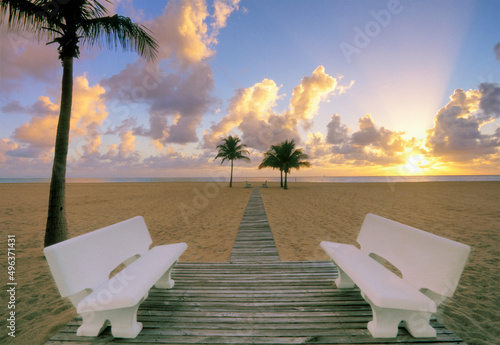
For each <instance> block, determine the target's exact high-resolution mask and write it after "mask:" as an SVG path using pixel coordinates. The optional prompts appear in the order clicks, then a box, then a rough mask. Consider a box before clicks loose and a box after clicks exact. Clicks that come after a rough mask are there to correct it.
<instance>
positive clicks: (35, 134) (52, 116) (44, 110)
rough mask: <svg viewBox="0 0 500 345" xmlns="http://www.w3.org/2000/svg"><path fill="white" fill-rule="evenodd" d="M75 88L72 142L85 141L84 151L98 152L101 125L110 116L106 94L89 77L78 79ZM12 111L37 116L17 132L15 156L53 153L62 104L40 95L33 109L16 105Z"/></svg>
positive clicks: (14, 136)
mask: <svg viewBox="0 0 500 345" xmlns="http://www.w3.org/2000/svg"><path fill="white" fill-rule="evenodd" d="M73 88H74V89H73V106H72V114H71V131H70V139H71V138H83V139H84V141H85V142H86V144H85V145H84V150H85V151H86V152H92V151H96V150H97V149H98V148H99V146H100V126H101V125H102V123H103V122H104V120H105V119H106V117H107V115H108V112H107V111H106V106H105V104H104V102H103V99H102V98H101V96H102V95H103V94H104V92H105V91H104V89H103V88H102V87H101V86H100V85H95V86H89V83H88V80H87V78H86V77H85V76H79V77H76V78H75V81H74V85H73ZM10 108H11V110H17V111H23V110H24V112H26V113H28V114H33V117H32V118H31V120H30V121H28V122H26V123H24V124H22V125H21V126H19V127H18V128H16V129H15V130H14V133H13V135H12V138H13V139H14V140H15V141H16V142H17V143H19V144H20V145H19V146H18V147H17V148H16V149H15V150H14V151H12V152H11V154H12V155H17V156H23V157H32V158H33V157H37V156H39V155H40V154H42V153H44V154H45V155H46V154H47V152H48V151H51V150H52V148H53V147H54V144H55V137H56V130H57V122H58V118H59V104H58V103H57V104H56V103H53V102H52V101H51V100H50V98H49V97H47V96H40V97H39V100H38V101H37V102H35V103H34V104H33V105H32V106H30V107H21V106H20V105H19V104H16V103H13V104H11V105H10Z"/></svg>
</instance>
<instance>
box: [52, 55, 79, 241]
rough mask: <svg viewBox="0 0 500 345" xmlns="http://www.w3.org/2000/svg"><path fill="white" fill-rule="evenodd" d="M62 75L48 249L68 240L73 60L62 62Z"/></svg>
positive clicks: (67, 58)
mask: <svg viewBox="0 0 500 345" xmlns="http://www.w3.org/2000/svg"><path fill="white" fill-rule="evenodd" d="M62 65H63V76H62V87H61V109H60V112H59V122H58V124H57V135H56V143H55V151H54V163H53V166H52V178H51V180H50V194H49V211H48V217H47V227H46V229H45V246H50V245H52V244H55V243H58V242H61V241H64V240H65V239H66V238H67V232H68V229H67V228H68V225H67V222H66V200H65V199H66V160H67V157H68V145H69V130H70V120H71V104H72V97H73V57H64V58H63V59H62Z"/></svg>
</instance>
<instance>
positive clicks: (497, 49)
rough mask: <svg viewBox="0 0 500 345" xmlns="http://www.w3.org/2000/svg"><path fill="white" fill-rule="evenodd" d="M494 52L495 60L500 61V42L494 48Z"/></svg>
mask: <svg viewBox="0 0 500 345" xmlns="http://www.w3.org/2000/svg"><path fill="white" fill-rule="evenodd" d="M493 51H494V53H495V58H496V59H497V61H500V42H498V43H497V44H496V45H495V47H494V48H493Z"/></svg>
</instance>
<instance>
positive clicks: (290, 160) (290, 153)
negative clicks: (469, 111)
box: [259, 140, 311, 189]
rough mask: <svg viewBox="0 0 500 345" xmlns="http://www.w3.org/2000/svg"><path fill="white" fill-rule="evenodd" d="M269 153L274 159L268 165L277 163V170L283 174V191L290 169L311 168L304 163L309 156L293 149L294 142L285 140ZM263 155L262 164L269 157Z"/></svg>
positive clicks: (274, 146) (307, 163) (286, 185)
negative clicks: (273, 155)
mask: <svg viewBox="0 0 500 345" xmlns="http://www.w3.org/2000/svg"><path fill="white" fill-rule="evenodd" d="M269 151H270V152H271V153H273V152H274V154H275V158H271V159H270V163H277V165H279V169H280V170H281V171H282V172H284V173H285V184H284V189H288V183H287V176H288V174H289V173H290V171H291V170H292V169H297V170H299V169H300V168H309V167H310V166H311V163H309V162H307V161H305V159H307V158H309V156H307V155H306V154H305V153H304V152H302V149H296V148H295V141H294V140H290V141H289V140H285V141H283V142H282V143H281V144H280V145H273V146H271V149H270V150H268V152H269ZM266 153H267V152H266ZM264 155H265V157H264V161H262V164H264V163H265V162H266V158H267V157H269V156H266V154H264ZM262 164H261V165H262ZM259 167H260V166H259ZM271 167H272V166H271Z"/></svg>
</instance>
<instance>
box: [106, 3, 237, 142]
mask: <svg viewBox="0 0 500 345" xmlns="http://www.w3.org/2000/svg"><path fill="white" fill-rule="evenodd" d="M237 4H238V1H216V2H215V4H214V8H215V10H214V14H213V16H212V15H210V13H209V11H208V8H207V4H206V3H205V1H201V0H175V1H170V2H169V3H168V4H167V6H166V8H165V10H164V12H163V13H162V14H161V15H160V16H158V17H157V18H155V19H154V20H152V21H150V22H147V23H146V24H145V25H146V26H147V27H149V28H150V29H151V30H152V32H153V33H154V35H155V37H156V38H157V40H158V42H159V45H160V53H159V58H158V60H157V61H156V62H154V63H150V64H146V63H145V62H144V61H142V60H139V61H137V62H135V63H133V64H130V65H127V67H126V68H125V69H124V70H123V71H121V72H120V73H119V74H118V75H115V76H113V77H111V78H108V79H105V80H103V81H102V85H104V86H105V87H106V88H107V90H108V92H107V95H106V97H107V98H108V100H116V101H118V102H121V103H124V104H128V105H129V107H133V106H136V104H137V103H142V104H145V105H147V106H149V128H145V127H144V126H141V127H136V128H133V132H134V134H135V135H140V136H146V137H149V138H150V139H151V140H152V141H153V142H154V143H155V144H156V145H157V147H165V146H166V145H168V144H170V143H179V144H186V143H190V142H197V141H198V136H197V133H196V130H197V128H198V127H199V125H200V123H201V120H202V118H203V115H204V113H206V112H207V111H208V110H209V109H210V107H212V106H214V105H215V104H216V103H217V102H218V101H217V99H216V98H214V97H213V96H212V95H211V93H212V90H213V88H214V79H213V71H212V69H211V67H210V65H209V64H208V63H207V59H208V58H210V57H211V56H213V55H214V54H215V50H214V49H213V47H214V45H215V44H216V43H217V40H216V36H217V35H218V32H219V30H220V29H221V28H223V27H224V26H225V25H226V21H227V18H228V17H229V15H230V14H231V13H232V12H233V11H234V10H236V9H237V8H238V6H237ZM210 20H213V22H212V23H211V25H209V24H208V22H209V21H210ZM128 112H129V115H130V113H132V109H128Z"/></svg>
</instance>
